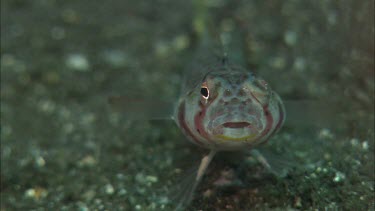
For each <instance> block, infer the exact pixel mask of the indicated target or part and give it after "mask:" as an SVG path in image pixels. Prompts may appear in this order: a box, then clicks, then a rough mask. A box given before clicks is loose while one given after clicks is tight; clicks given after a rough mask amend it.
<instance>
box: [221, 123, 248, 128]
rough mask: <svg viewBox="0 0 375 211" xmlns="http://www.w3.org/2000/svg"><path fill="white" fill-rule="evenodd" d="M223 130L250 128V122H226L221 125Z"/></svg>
mask: <svg viewBox="0 0 375 211" xmlns="http://www.w3.org/2000/svg"><path fill="white" fill-rule="evenodd" d="M222 126H223V127H225V128H244V127H250V126H251V123H250V122H226V123H224V124H222Z"/></svg>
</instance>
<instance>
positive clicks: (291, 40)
mask: <svg viewBox="0 0 375 211" xmlns="http://www.w3.org/2000/svg"><path fill="white" fill-rule="evenodd" d="M284 42H285V43H286V44H287V45H289V46H294V45H295V44H296V43H297V33H296V32H295V31H290V30H288V31H286V32H285V34H284Z"/></svg>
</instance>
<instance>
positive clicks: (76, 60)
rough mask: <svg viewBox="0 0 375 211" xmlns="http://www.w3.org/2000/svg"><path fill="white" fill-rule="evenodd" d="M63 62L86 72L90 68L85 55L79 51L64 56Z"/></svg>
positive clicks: (71, 67)
mask: <svg viewBox="0 0 375 211" xmlns="http://www.w3.org/2000/svg"><path fill="white" fill-rule="evenodd" d="M65 64H66V66H67V67H69V68H70V69H73V70H76V71H81V72H86V71H88V70H89V68H90V64H89V61H88V60H87V58H86V56H85V55H83V54H80V53H74V54H70V55H68V57H67V58H66V61H65Z"/></svg>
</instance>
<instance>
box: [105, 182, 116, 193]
mask: <svg viewBox="0 0 375 211" xmlns="http://www.w3.org/2000/svg"><path fill="white" fill-rule="evenodd" d="M104 189H105V192H106V193H107V194H109V195H112V194H113V193H114V192H115V189H114V188H113V186H112V185H111V184H107V185H106V186H105V187H104Z"/></svg>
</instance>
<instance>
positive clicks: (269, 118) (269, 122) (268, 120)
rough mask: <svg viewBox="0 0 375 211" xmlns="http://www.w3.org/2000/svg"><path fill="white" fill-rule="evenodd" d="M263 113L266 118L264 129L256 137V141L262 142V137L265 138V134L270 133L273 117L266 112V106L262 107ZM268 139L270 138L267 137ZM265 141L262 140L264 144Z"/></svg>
mask: <svg viewBox="0 0 375 211" xmlns="http://www.w3.org/2000/svg"><path fill="white" fill-rule="evenodd" d="M263 113H264V115H265V116H266V127H265V128H264V130H263V132H262V133H261V134H260V136H259V137H258V140H262V138H263V137H265V136H267V134H268V133H269V132H270V130H271V128H272V124H273V117H272V114H271V113H270V112H269V110H268V105H266V106H264V107H263ZM268 137H270V136H268ZM266 141H267V140H264V142H266Z"/></svg>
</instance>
